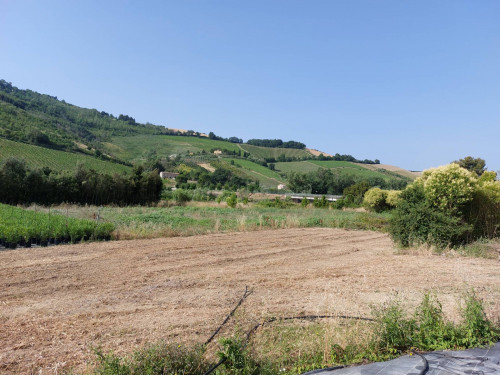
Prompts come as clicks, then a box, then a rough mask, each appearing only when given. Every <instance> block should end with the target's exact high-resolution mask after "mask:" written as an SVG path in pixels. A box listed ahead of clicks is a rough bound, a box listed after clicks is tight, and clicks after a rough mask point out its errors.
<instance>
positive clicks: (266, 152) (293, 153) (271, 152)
mask: <svg viewBox="0 0 500 375" xmlns="http://www.w3.org/2000/svg"><path fill="white" fill-rule="evenodd" d="M239 146H240V148H241V149H243V150H245V151H246V152H249V153H250V154H251V155H252V156H253V157H255V158H258V159H266V158H274V159H278V157H279V156H280V155H285V156H286V157H292V158H302V157H311V153H310V152H308V151H306V150H301V149H297V148H280V147H261V146H254V145H249V144H246V143H243V144H240V145H239Z"/></svg>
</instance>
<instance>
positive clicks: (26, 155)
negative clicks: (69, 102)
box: [0, 138, 132, 174]
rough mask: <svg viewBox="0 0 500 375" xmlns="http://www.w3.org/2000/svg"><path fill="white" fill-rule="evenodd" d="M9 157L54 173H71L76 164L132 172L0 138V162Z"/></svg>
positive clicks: (31, 166)
mask: <svg viewBox="0 0 500 375" xmlns="http://www.w3.org/2000/svg"><path fill="white" fill-rule="evenodd" d="M9 157H16V158H22V159H24V160H25V161H26V163H27V165H28V167H30V168H44V167H49V168H50V169H52V170H56V171H73V170H74V169H75V166H76V165H77V164H81V165H83V166H85V167H86V168H88V169H95V170H96V171H98V172H101V173H110V174H112V173H123V172H126V173H128V172H131V171H132V168H130V167H127V166H125V165H122V164H117V163H113V162H109V161H104V160H99V159H96V158H94V157H92V156H89V155H84V154H75V153H71V152H64V151H58V150H52V149H48V148H44V147H40V146H35V145H30V144H26V143H21V142H14V141H9V140H7V139H4V138H0V161H1V160H5V159H7V158H9Z"/></svg>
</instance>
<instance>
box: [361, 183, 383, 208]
mask: <svg viewBox="0 0 500 375" xmlns="http://www.w3.org/2000/svg"><path fill="white" fill-rule="evenodd" d="M386 198H387V192H386V191H384V190H382V189H380V188H371V189H370V190H368V191H367V192H366V193H365V197H364V199H363V205H364V206H365V207H366V208H367V209H369V210H370V211H375V212H381V211H384V210H386V209H387V208H388V207H387V203H386V202H385V201H386Z"/></svg>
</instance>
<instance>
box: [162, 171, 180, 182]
mask: <svg viewBox="0 0 500 375" xmlns="http://www.w3.org/2000/svg"><path fill="white" fill-rule="evenodd" d="M178 175H179V173H175V172H160V178H168V179H170V180H175V178H176V177H177V176H178Z"/></svg>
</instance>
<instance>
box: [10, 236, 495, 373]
mask: <svg viewBox="0 0 500 375" xmlns="http://www.w3.org/2000/svg"><path fill="white" fill-rule="evenodd" d="M246 285H248V286H249V287H251V288H252V289H253V290H254V293H253V294H252V295H251V296H250V297H249V298H248V299H247V300H246V301H245V303H244V305H243V306H242V308H243V309H242V314H244V316H243V317H244V319H248V320H249V321H258V320H260V319H262V318H264V317H269V316H273V315H285V314H300V313H306V314H314V313H328V314H332V313H342V314H355V315H362V316H369V312H370V304H380V303H382V302H384V301H386V300H387V299H389V298H390V297H391V296H394V294H395V293H396V292H397V293H398V294H399V295H400V296H401V297H402V298H403V299H404V300H406V301H408V304H409V305H415V304H416V303H417V302H418V301H419V300H420V299H421V293H422V292H423V291H425V290H429V289H434V290H436V291H437V294H438V296H439V297H440V299H441V301H442V302H443V305H444V309H445V312H446V313H447V314H448V316H451V317H455V316H456V315H457V306H456V303H455V301H456V300H457V298H458V297H459V296H460V295H461V293H462V292H463V291H464V290H465V289H467V288H469V287H471V286H473V287H475V288H476V289H477V291H478V292H479V294H480V296H481V297H482V298H484V299H485V301H486V303H487V306H488V310H489V312H490V313H493V314H494V313H495V312H496V313H498V311H499V310H500V309H499V308H500V306H499V305H498V301H500V262H498V261H497V260H486V259H470V258H460V257H456V258H452V257H443V256H436V255H429V254H420V255H396V254H395V253H394V249H393V247H392V243H391V241H390V239H389V238H388V237H387V236H386V235H384V234H381V233H376V232H356V231H345V230H338V229H323V228H315V229H287V230H275V231H262V232H249V233H237V234H235V233H231V234H217V235H206V236H198V237H186V238H168V239H155V240H140V241H117V242H107V243H91V244H84V245H73V246H60V247H52V248H46V249H30V250H28V249H26V250H14V251H5V252H2V253H0V373H6V374H7V373H8V374H12V373H29V371H30V370H31V371H33V373H37V374H39V373H40V374H53V373H59V374H60V373H61V370H62V369H64V368H69V367H73V366H74V367H75V368H76V369H78V370H84V369H85V367H86V364H87V363H89V361H90V360H91V359H92V354H91V350H90V348H91V346H92V345H94V346H96V345H102V346H103V348H105V349H111V348H113V349H114V350H115V351H116V352H118V353H124V352H127V351H132V350H133V349H134V348H137V347H139V346H142V345H144V344H145V343H147V342H154V341H157V340H159V339H161V338H166V339H171V340H173V341H176V342H177V341H180V342H185V341H192V340H197V341H200V342H201V341H204V340H205V339H206V338H207V337H208V336H209V335H210V333H211V332H212V331H213V330H214V329H215V328H216V327H217V326H218V324H219V323H220V322H221V321H222V320H223V319H224V317H225V316H226V314H227V313H228V312H229V311H230V310H231V309H232V308H233V307H234V305H235V303H236V302H237V301H238V300H239V298H240V297H241V295H242V294H243V291H244V289H245V286H246Z"/></svg>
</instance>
